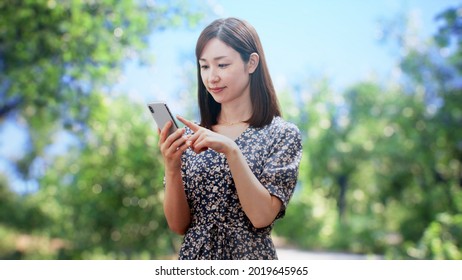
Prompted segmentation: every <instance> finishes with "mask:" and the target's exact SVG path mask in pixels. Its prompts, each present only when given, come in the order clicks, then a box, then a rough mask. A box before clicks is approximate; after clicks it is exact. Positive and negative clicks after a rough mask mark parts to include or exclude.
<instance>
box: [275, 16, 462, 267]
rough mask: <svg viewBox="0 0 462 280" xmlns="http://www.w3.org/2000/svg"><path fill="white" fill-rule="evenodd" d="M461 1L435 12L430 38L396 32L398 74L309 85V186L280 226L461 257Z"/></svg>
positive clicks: (296, 233)
mask: <svg viewBox="0 0 462 280" xmlns="http://www.w3.org/2000/svg"><path fill="white" fill-rule="evenodd" d="M460 9H461V8H460V7H458V8H449V9H448V10H446V11H444V12H442V13H441V14H440V15H439V16H438V17H437V19H438V20H439V21H440V24H441V25H440V29H439V31H438V33H437V34H436V35H435V37H434V40H432V41H430V42H428V43H422V44H418V45H416V46H413V45H407V44H406V43H405V41H406V40H403V38H405V35H401V34H400V32H399V30H398V31H397V32H391V34H395V35H396V34H398V36H396V37H397V38H399V40H398V43H400V44H401V45H400V47H401V48H402V51H401V52H400V53H402V54H403V56H402V58H401V62H400V64H399V67H400V69H401V71H402V73H403V75H402V77H401V79H400V80H398V81H390V82H388V83H387V84H386V85H380V84H379V83H378V82H376V81H369V82H361V83H358V84H356V85H354V86H352V87H351V88H350V89H348V90H347V91H345V92H344V93H335V92H333V91H332V90H331V89H329V87H328V86H326V84H327V85H328V83H325V82H324V83H322V84H321V86H316V85H315V86H314V87H312V88H311V91H310V90H309V92H310V96H309V98H305V99H307V100H308V101H307V102H306V103H303V104H302V105H301V106H303V108H301V109H300V111H305V112H307V115H308V118H307V122H305V123H300V124H299V126H300V127H301V128H302V129H303V130H304V131H305V132H306V141H305V143H304V148H305V150H304V164H305V165H304V167H303V168H302V170H301V175H300V179H301V181H302V184H303V186H305V189H303V190H302V191H301V192H302V195H300V196H299V197H296V198H295V199H294V203H293V204H292V205H290V207H289V209H288V213H287V216H288V217H287V219H285V220H282V221H281V222H280V224H278V226H277V228H276V231H277V232H278V233H279V234H281V235H287V236H290V237H291V238H292V239H295V240H298V243H299V244H301V245H302V246H306V247H309V248H317V249H322V248H332V249H336V250H349V251H353V252H360V253H371V254H377V253H379V254H385V255H386V256H387V257H390V258H419V259H421V258H437V259H460V258H461V252H462V242H461V238H460V237H461V235H460V234H459V233H460V232H462V228H461V224H460V217H461V216H460V213H461V210H462V154H461V152H462V148H461V147H462V146H461V144H462V142H461V141H462V132H461V130H460V129H458V127H460V124H461V123H462V107H461V105H460V104H462V84H461V81H462V76H461V74H462V73H461V69H462V68H461V67H460V59H461V37H460V34H461V33H460V27H461V16H460V15H461V14H460ZM400 28H403V27H402V26H401V27H400ZM404 33H406V32H405V30H404ZM437 43H438V44H437ZM301 220H302V221H306V224H305V226H302V227H301V226H300V221H301ZM307 232H309V233H311V234H310V235H312V236H311V237H309V238H306V237H302V236H303V234H306V233H307Z"/></svg>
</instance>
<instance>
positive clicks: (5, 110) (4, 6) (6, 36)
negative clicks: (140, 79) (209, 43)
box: [0, 0, 204, 179]
mask: <svg viewBox="0 0 462 280" xmlns="http://www.w3.org/2000/svg"><path fill="white" fill-rule="evenodd" d="M203 8H204V7H201V6H200V5H196V6H191V5H188V4H187V2H185V1H181V0H179V1H155V2H154V1H131V0H123V1H118V0H107V1H80V0H66V1H53V0H51V1H49V0H34V1H27V0H26V1H18V0H6V1H2V2H1V3H0V100H1V101H0V121H1V122H2V124H3V123H4V122H5V120H8V121H10V122H14V123H16V124H17V125H18V126H20V127H22V128H23V129H24V130H25V131H26V132H27V135H28V140H29V141H28V145H27V147H24V150H25V155H24V157H22V158H20V159H19V160H18V162H16V167H17V168H18V171H19V172H20V174H21V175H22V176H24V177H25V178H26V179H27V178H31V177H32V170H31V169H32V168H31V166H32V164H31V163H32V162H33V161H34V160H35V159H37V157H40V156H43V152H44V148H45V147H47V146H48V145H50V144H51V143H52V138H51V137H50V135H51V134H52V133H53V132H55V131H57V130H60V129H63V128H64V129H67V130H68V131H69V132H72V133H75V134H81V133H83V132H84V131H85V130H86V129H87V128H86V120H87V118H88V115H89V113H90V112H91V111H92V110H96V109H97V108H96V107H95V106H96V105H95V101H94V98H93V94H94V93H95V92H103V93H109V92H111V84H114V83H115V82H116V81H117V77H118V76H119V74H120V73H121V70H122V69H123V66H124V64H125V62H127V61H129V60H138V61H139V62H140V63H142V64H143V63H149V62H150V60H151V58H150V55H149V53H148V52H146V51H145V50H146V48H147V46H148V43H149V35H150V34H152V33H153V32H156V31H158V30H162V29H164V28H167V27H175V26H180V25H186V26H195V25H196V24H197V22H198V21H199V19H200V18H201V16H202V13H201V12H200V11H201V9H203ZM154 43H155V42H154ZM96 104H97V102H96Z"/></svg>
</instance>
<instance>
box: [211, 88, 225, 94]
mask: <svg viewBox="0 0 462 280" xmlns="http://www.w3.org/2000/svg"><path fill="white" fill-rule="evenodd" d="M224 89H225V87H214V88H209V91H210V92H212V93H220V92H222V91H223V90H224Z"/></svg>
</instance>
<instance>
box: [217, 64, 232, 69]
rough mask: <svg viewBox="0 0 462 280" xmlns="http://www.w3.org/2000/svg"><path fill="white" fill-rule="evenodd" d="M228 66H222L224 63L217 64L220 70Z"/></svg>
mask: <svg viewBox="0 0 462 280" xmlns="http://www.w3.org/2000/svg"><path fill="white" fill-rule="evenodd" d="M228 65H229V64H224V63H222V64H218V67H220V68H225V67H227V66H228Z"/></svg>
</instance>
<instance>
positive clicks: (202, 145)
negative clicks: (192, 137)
mask: <svg viewBox="0 0 462 280" xmlns="http://www.w3.org/2000/svg"><path fill="white" fill-rule="evenodd" d="M205 138H206V137H205V136H202V137H199V139H197V140H196V141H194V142H192V143H190V144H189V145H190V146H191V149H192V150H193V151H194V152H195V153H196V154H200V153H202V152H203V151H206V150H207V149H208V142H207V140H206V139H205Z"/></svg>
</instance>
